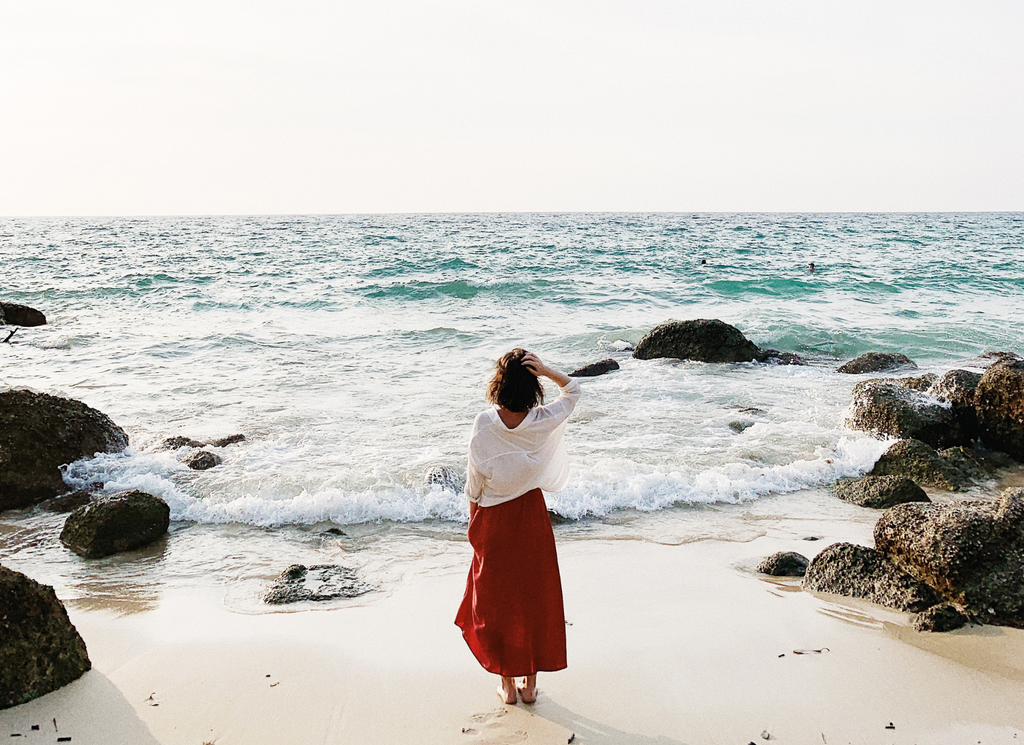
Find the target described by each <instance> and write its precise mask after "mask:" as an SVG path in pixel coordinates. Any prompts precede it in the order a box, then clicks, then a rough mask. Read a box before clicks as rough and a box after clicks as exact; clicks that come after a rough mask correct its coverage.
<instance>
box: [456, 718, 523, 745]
mask: <svg viewBox="0 0 1024 745" xmlns="http://www.w3.org/2000/svg"><path fill="white" fill-rule="evenodd" d="M507 714H508V710H507V709H495V710H494V711H489V712H486V713H484V714H474V715H473V716H471V717H470V718H469V722H470V726H469V727H463V728H462V734H463V735H465V736H466V739H467V741H469V742H473V743H480V745H515V743H519V742H526V741H527V740H528V739H529V737H530V736H529V735H528V734H527V733H526V732H524V731H523V730H513V729H511V728H510V727H509V726H508V724H507V723H505V722H503V721H502V719H504V717H505V715H507Z"/></svg>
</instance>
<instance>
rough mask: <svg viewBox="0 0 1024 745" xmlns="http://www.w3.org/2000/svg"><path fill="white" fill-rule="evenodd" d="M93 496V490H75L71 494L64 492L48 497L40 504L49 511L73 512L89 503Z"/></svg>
mask: <svg viewBox="0 0 1024 745" xmlns="http://www.w3.org/2000/svg"><path fill="white" fill-rule="evenodd" d="M93 498H94V496H93V493H92V492H91V491H73V492H71V493H70V494H62V495H61V496H59V497H54V498H53V499H47V500H46V501H45V502H42V503H40V505H39V506H40V507H42V508H43V509H44V510H46V511H47V512H71V511H72V510H77V509H78V508H79V507H82V506H84V505H87V504H89V503H90V502H92V500H93Z"/></svg>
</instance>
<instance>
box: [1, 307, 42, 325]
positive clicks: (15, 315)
mask: <svg viewBox="0 0 1024 745" xmlns="http://www.w3.org/2000/svg"><path fill="white" fill-rule="evenodd" d="M0 324H7V325H8V326H45V325H46V316H45V315H43V314H42V313H41V312H40V311H38V310H36V309H35V308H30V307H28V306H27V305H18V304H17V303H0Z"/></svg>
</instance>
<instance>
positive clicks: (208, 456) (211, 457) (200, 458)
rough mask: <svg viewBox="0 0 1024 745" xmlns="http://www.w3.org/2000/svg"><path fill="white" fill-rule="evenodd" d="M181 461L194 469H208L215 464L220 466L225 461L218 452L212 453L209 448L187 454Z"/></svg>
mask: <svg viewBox="0 0 1024 745" xmlns="http://www.w3.org/2000/svg"><path fill="white" fill-rule="evenodd" d="M181 462H182V463H184V464H185V465H186V466H188V467H189V468H191V469H192V470H193V471H207V470H209V469H211V468H213V467H214V466H219V465H220V464H221V463H222V462H223V461H222V460H221V457H220V456H219V455H217V454H216V453H211V452H210V451H208V450H197V451H196V452H194V453H189V454H188V455H186V456H185V458H184V459H183V460H182V461H181Z"/></svg>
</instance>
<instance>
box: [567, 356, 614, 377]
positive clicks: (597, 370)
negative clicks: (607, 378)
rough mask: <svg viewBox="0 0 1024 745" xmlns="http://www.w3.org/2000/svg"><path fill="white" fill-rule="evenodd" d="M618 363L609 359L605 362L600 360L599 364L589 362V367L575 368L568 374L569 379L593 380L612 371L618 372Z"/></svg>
mask: <svg viewBox="0 0 1024 745" xmlns="http://www.w3.org/2000/svg"><path fill="white" fill-rule="evenodd" d="M618 369H619V363H618V362H616V361H615V360H613V359H611V358H609V359H607V360H601V361H600V362H591V363H590V364H589V365H584V366H583V367H580V368H577V369H575V370H573V371H572V372H571V373H569V377H570V378H595V377H597V376H598V375H604V374H605V373H607V372H611V371H612V370H618Z"/></svg>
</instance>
